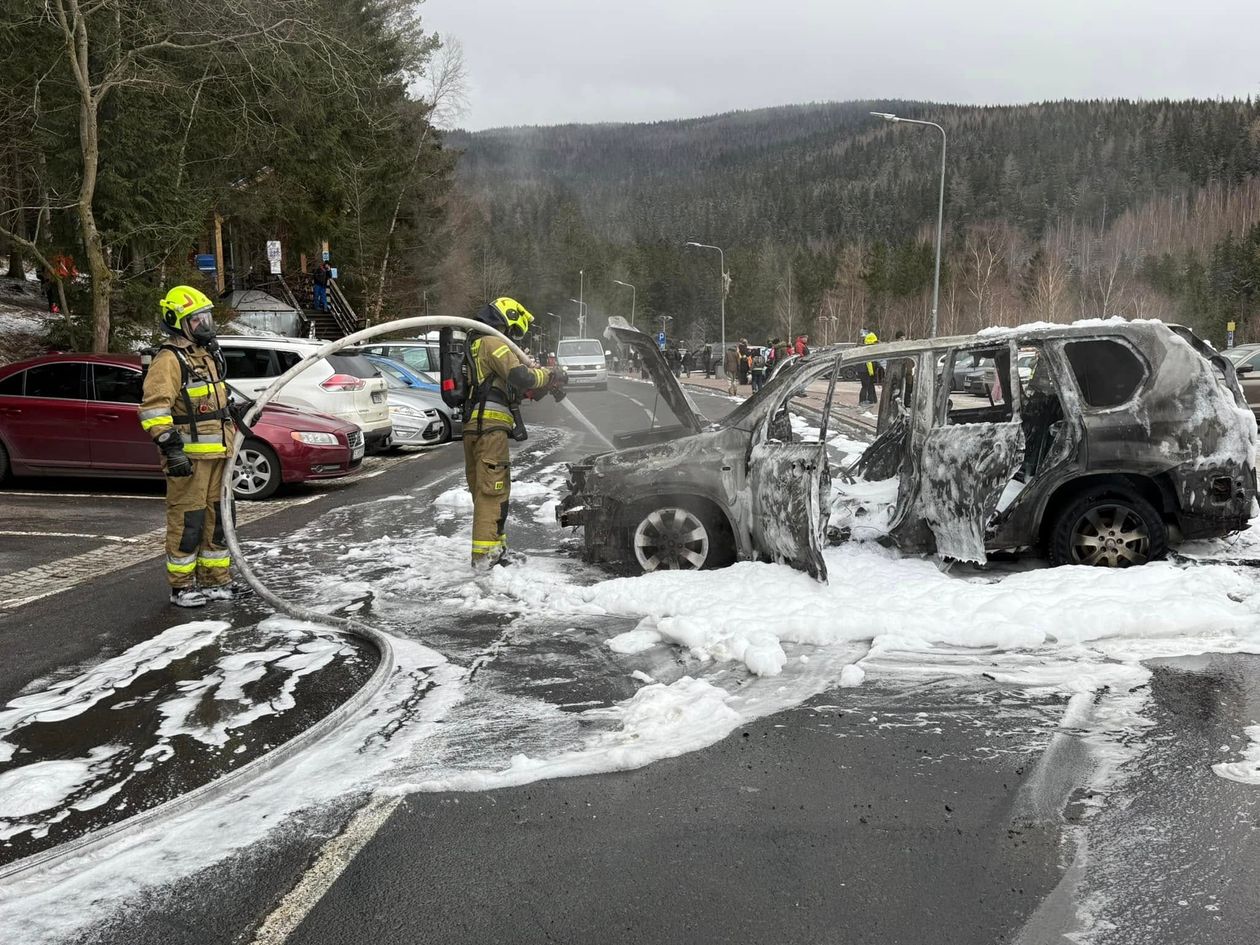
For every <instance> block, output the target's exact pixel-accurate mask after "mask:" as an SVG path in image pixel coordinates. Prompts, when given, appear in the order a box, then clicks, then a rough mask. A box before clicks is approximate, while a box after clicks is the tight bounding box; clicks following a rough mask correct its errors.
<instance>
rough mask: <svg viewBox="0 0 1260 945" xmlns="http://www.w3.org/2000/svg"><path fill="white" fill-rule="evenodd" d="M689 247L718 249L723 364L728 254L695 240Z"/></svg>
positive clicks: (724, 354)
mask: <svg viewBox="0 0 1260 945" xmlns="http://www.w3.org/2000/svg"><path fill="white" fill-rule="evenodd" d="M687 245H688V246H694V247H696V249H716V250H717V251H718V256H719V257H720V258H719V260H718V262H719V265H720V266H721V267H722V294H721V296H720V298H719V300H720V302H721V305H722V354H721V357H722V359H723V362H725V358H726V285H727V283H728V282H729V281H730V275H729V274H728V273H727V271H726V253H724V252H722V248H721V247H720V246H710V245H709V244H708V243H697V242H696V241H695V240H688V241H687ZM662 330H663V329H662Z"/></svg>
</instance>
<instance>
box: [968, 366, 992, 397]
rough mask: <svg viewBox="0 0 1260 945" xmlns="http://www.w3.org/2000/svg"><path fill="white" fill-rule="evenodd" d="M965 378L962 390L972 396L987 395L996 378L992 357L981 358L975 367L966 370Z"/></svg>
mask: <svg viewBox="0 0 1260 945" xmlns="http://www.w3.org/2000/svg"><path fill="white" fill-rule="evenodd" d="M966 377H967V380H966V383H965V384H964V385H963V390H964V391H966V392H967V393H968V394H971V395H972V396H973V397H987V396H988V395H989V391H991V390H992V389H993V384H994V382H995V381H996V380H997V368H995V367H994V366H993V359H992V358H983V359H982V360H981V361H980V362H979V363H978V364H977V365H976V366H975V367H973V368H972V369H971V370H969V371H968V372H967V375H966Z"/></svg>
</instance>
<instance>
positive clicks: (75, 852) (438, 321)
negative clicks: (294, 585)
mask: <svg viewBox="0 0 1260 945" xmlns="http://www.w3.org/2000/svg"><path fill="white" fill-rule="evenodd" d="M445 327H450V328H460V329H463V330H464V331H476V332H479V333H481V334H485V335H493V336H494V337H496V338H499V339H501V340H502V341H503V342H505V343H506V344H507V345H508V347H510V348H511V349H512V351H514V352H515V353H516V355H517V357H519V358H520V359H521V360H522V361H525V362H527V363H530V357H529V355H527V354H526V353H525V352H524V351H522V350H521V348H520V347H519V346H518V345H517V344H516V342H514V341H513V340H512V339H511V338H509V337H507V336H506V335H504V334H503V333H502V332H498V331H495V330H494V329H492V328H490V327H489V326H487V325H486V324H484V323H483V322H477V321H473V320H472V319H469V318H446V317H441V316H420V317H417V318H402V319H398V320H397V321H392V322H385V323H383V324H380V325H374V326H373V327H371V328H366V329H364V330H363V331H359V332H355V333H354V334H352V335H347V336H346V337H345V338H342V339H341V340H339V341H332V342H329V343H328V344H326V345H324V346H323V347H321V348H320V349H319V350H318V351H314V352H312V353H311V354H310V355H309V356H307V357H306V358H303V359H302V360H301V361H300V362H298V363H297V364H295V365H294V366H293V367H291V368H289V370H287V371H285V372H284V373H283V374H282V375H280V377H278V378H276V380H275V382H274V383H273V384H272V385H271V386H270V387H268V388H267V390H265V391H264V392H263V393H262V395H261V396H260V397H259V398H258V399H257V400H256V401H255V402H254V405H253V407H251V408H250V410H249V412H248V413H247V414H246V417H245V421H246V424H247V425H248V424H249V423H252V422H253V421H254V420H255V419H257V417H258V415H259V414H260V413H261V412H262V409H263V408H264V407H266V406H267V404H269V403H271V401H272V400H274V399H275V397H276V395H277V394H279V393H280V391H282V390H283V389H284V388H285V386H286V385H287V384H288V383H289V382H290V381H292V380H293V379H294V378H295V377H297V376H298V375H299V374H301V373H302V372H303V371H305V370H306V369H307V368H309V367H310V366H311V365H312V364H314V363H315V362H316V361H318V360H319V359H321V358H324V357H327V356H328V355H330V354H336V353H337V352H338V351H340V350H342V349H343V348H347V347H350V346H351V345H355V344H358V343H359V342H361V341H366V340H368V339H369V338H374V337H376V336H377V335H383V334H385V333H387V332H391V331H401V330H405V329H426V330H428V329H433V328H445ZM244 441H245V434H244V431H241V430H238V431H237V435H236V440H235V441H234V442H233V444H232V449H231V451H230V453H229V454H228V468H227V474H226V475H225V476H224V477H223V492H222V493H221V496H220V504H221V508H222V509H223V518H222V521H223V534H224V538H225V539H226V542H227V546H228V549H229V550H230V551H231V553H232V558H233V561H234V563H235V564H236V567H237V570H238V571H239V572H240V574H241V576H242V577H243V578H244V579H245V581H246V583H248V584H249V586H250V587H251V588H253V590H254V592H255V593H256V594H257V595H258V596H259V597H260V598H261V599H262V600H263V601H265V602H266V603H268V604H270V605H271V606H272V607H274V608H275V609H276V610H277V611H278V612H280V613H282V614H285V615H286V616H289V617H293V618H294V619H297V620H305V621H307V622H309V623H317V624H322V625H325V626H329V627H332V628H333V629H335V630H339V631H341V632H344V633H346V634H349V635H350V636H352V637H355V638H356V639H359V640H363V641H365V642H367V643H368V644H370V645H371V646H372V647H373V648H374V649H375V650H376V651H377V652H378V653H379V654H380V661H379V662H378V663H377V666H376V669H375V670H374V671H373V673H372V675H371V677H370V678H369V679H368V681H367V682H366V683H364V684H363V685H362V686H361V687H360V688H359V689H358V690H357V691H356V692H355V693H354V694H353V695H352V696H351V697H350V698H349V699H347V700H346V701H345V702H343V703H342V704H341V705H339V706H338V707H337V708H336V709H334V710H333V711H332V712H330V713H329V714H328V715H326V716H324V717H323V718H322V719H320V720H319V721H318V722H316V723H315V724H314V725H312V726H311V727H310V728H308V729H305V730H304V731H302V732H300V733H299V734H297V735H295V736H293V738H291V739H289V740H288V741H287V742H285V743H284V744H283V745H280V746H278V747H277V748H275V749H273V750H272V751H270V752H268V753H267V754H265V755H262V756H260V757H258V758H255V759H254V760H253V761H251V762H249V763H248V764H246V765H243V766H241V767H240V768H237V769H236V770H235V771H231V772H228V773H227V774H225V775H223V776H222V777H221V778H218V779H216V780H214V781H211V782H209V783H207V784H203V785H202V786H201V787H199V788H195V789H194V790H192V791H189V792H188V793H187V794H182V795H180V796H179V797H176V798H173V799H171V800H169V801H166V802H165V803H162V804H159V805H157V806H156V807H151V808H149V809H148V810H145V811H141V812H140V813H138V814H136V815H134V816H132V817H128V818H127V819H126V820H121V821H119V822H118V823H115V824H111V825H110V826H108V827H103V828H101V829H100V830H97V831H94V832H92V833H90V834H86V835H85V836H82V837H79V838H77V839H75V840H71V841H69V842H67V843H63V844H61V845H60V846H56V847H53V848H51V849H49V850H45V851H43V852H42V853H36V854H33V855H31V856H28V857H24V858H23V859H21V860H16V861H14V862H13V863H9V864H8V865H6V866H3V867H0V880H4V879H10V878H12V877H14V876H17V875H19V874H21V873H26V872H28V871H30V870H33V869H36V868H39V867H52V866H55V865H57V864H59V863H62V862H65V861H66V860H69V859H72V858H74V857H79V856H83V855H84V854H86V853H87V852H89V851H91V850H93V849H95V848H97V847H100V846H103V845H105V844H107V843H108V842H110V841H111V840H115V839H118V838H119V837H120V836H121V835H122V834H124V833H127V832H130V831H133V830H137V829H143V828H145V827H151V826H153V825H154V824H156V823H158V822H159V821H161V820H164V819H165V818H167V817H171V816H173V815H175V814H179V813H181V812H183V811H186V810H188V809H190V808H192V807H195V806H196V805H198V804H201V803H204V802H206V801H209V800H211V799H213V798H215V797H218V796H220V795H222V794H226V793H228V792H229V791H231V790H233V789H235V788H237V787H238V786H240V785H241V784H243V783H244V782H246V781H248V780H250V779H251V778H254V777H257V776H258V775H260V774H263V773H265V772H266V771H269V770H271V769H272V768H274V767H276V766H277V765H279V764H280V763H281V762H283V761H285V760H287V759H288V758H290V757H292V756H293V755H295V754H297V753H298V752H299V751H302V750H303V749H305V748H307V747H309V746H310V745H312V744H314V743H315V742H317V741H319V740H320V739H321V738H323V737H324V736H325V735H328V734H329V733H330V732H332V731H333V730H334V729H336V728H338V727H339V726H340V725H341V724H342V723H343V722H345V721H346V720H347V719H349V718H351V717H352V716H353V715H354V714H355V713H356V712H358V711H359V709H361V708H362V707H363V706H364V705H365V704H366V703H367V702H368V701H369V700H370V699H372V697H373V696H375V695H376V694H377V693H378V692H379V691H380V690H381V688H382V687H383V686H384V685H385V682H386V680H387V679H388V678H389V676H390V675H391V673H392V672H393V670H394V655H393V648H392V647H391V646H390V644H389V638H388V637H387V636H385V634H383V633H381V632H380V631H379V630H377V629H376V628H375V627H372V626H370V625H369V624H366V623H364V622H363V621H361V620H355V619H353V618H350V617H338V616H335V615H333V614H326V613H321V612H320V611H318V610H314V609H312V608H310V607H303V606H301V605H300V604H295V603H292V602H290V601H287V600H285V599H284V598H282V597H280V596H279V595H278V594H276V593H274V592H273V591H272V590H271V589H270V588H268V587H267V585H265V584H264V583H263V582H262V580H261V579H260V578H259V577H258V575H256V574H255V573H254V570H253V568H251V567H250V566H249V562H248V561H247V560H246V558H245V555H244V554H243V553H242V551H241V546H240V542H239V541H238V540H237V537H236V525H235V522H234V516H233V505H232V502H233V498H234V496H233V493H232V464H233V463H234V461H235V459H236V454H237V452H238V451H239V450H240V448H241V444H242V443H243V442H244Z"/></svg>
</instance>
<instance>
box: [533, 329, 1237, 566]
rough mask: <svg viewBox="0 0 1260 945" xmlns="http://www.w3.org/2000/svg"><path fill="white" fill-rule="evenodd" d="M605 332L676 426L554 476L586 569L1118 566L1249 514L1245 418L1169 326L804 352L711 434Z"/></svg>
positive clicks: (650, 355) (1187, 340) (1225, 377)
mask: <svg viewBox="0 0 1260 945" xmlns="http://www.w3.org/2000/svg"><path fill="white" fill-rule="evenodd" d="M608 335H609V337H610V338H611V339H612V340H614V341H615V342H616V343H617V344H619V345H621V346H623V347H624V348H627V349H630V350H632V351H634V352H635V353H637V355H638V356H639V357H640V358H641V359H642V362H643V363H644V364H645V365H646V366H647V367H648V369H649V370H650V371H651V373H652V375H653V379H654V380H655V381H656V384H657V386H658V388H659V389H660V392H661V396H662V398H663V399H664V400H665V401H666V402H667V403H668V404H669V406H670V408H671V410H672V411H673V413H674V415H675V416H676V418H677V422H676V423H675V424H673V425H670V426H668V427H664V428H658V429H654V430H650V431H647V432H644V433H641V434H629V435H624V436H620V437H618V438H616V440H615V445H616V446H617V447H618V448H617V449H616V450H614V451H610V452H606V453H601V454H598V455H596V456H592V457H590V458H588V459H586V460H584V461H582V462H580V463H576V464H573V465H571V466H570V479H569V494H568V495H567V496H566V497H565V498H564V500H563V501H562V503H561V505H560V506H559V508H558V509H557V519H558V520H559V522H560V523H561V524H562V525H566V526H569V525H573V526H583V527H584V529H585V546H586V554H587V557H588V558H589V559H590V560H594V561H603V562H610V563H611V562H622V563H624V564H626V565H628V566H629V567H630V568H632V569H634V570H640V571H652V570H656V569H657V568H707V567H720V566H722V565H725V564H729V563H731V562H732V561H734V560H736V559H746V560H750V559H762V560H774V561H781V562H786V563H788V564H791V565H792V566H794V567H797V568H800V569H802V570H805V571H808V572H809V573H810V574H812V575H814V576H816V577H818V578H820V579H825V578H826V565H825V563H824V561H823V557H822V553H821V549H822V547H823V545H824V544H825V543H827V542H832V543H835V542H840V541H845V540H850V539H862V538H865V539H876V540H879V541H881V542H884V543H886V544H891V545H894V546H896V547H898V548H900V549H901V550H903V551H905V552H908V553H925V554H926V553H936V554H939V555H941V556H942V557H946V558H950V559H954V560H959V561H972V562H977V563H980V564H983V563H985V562H986V560H987V556H988V555H989V554H992V553H994V552H1021V551H1026V550H1042V551H1044V553H1045V554H1046V555H1047V556H1048V557H1049V559H1050V561H1051V563H1052V564H1056V565H1058V564H1087V565H1103V566H1111V567H1128V566H1131V565H1138V564H1144V563H1145V562H1147V561H1150V560H1154V559H1157V558H1160V557H1163V556H1164V555H1165V553H1166V552H1167V550H1168V547H1169V544H1170V543H1175V542H1177V541H1179V540H1182V539H1192V538H1209V537H1218V536H1223V535H1226V534H1228V533H1230V532H1235V531H1239V530H1241V529H1243V528H1245V527H1246V526H1247V522H1248V520H1249V519H1250V517H1251V511H1252V505H1253V501H1254V499H1255V495H1256V478H1255V469H1254V455H1255V445H1256V422H1255V419H1254V417H1253V416H1252V413H1251V411H1250V410H1248V409H1247V406H1246V401H1245V400H1244V399H1243V396H1242V392H1241V390H1240V388H1239V384H1238V380H1237V377H1236V376H1235V374H1234V370H1233V367H1232V365H1230V363H1229V362H1228V361H1227V360H1226V359H1224V358H1222V357H1221V356H1220V355H1218V354H1217V353H1216V352H1215V351H1213V350H1212V349H1211V348H1210V346H1207V345H1205V344H1204V343H1203V342H1201V341H1199V340H1198V339H1197V338H1195V337H1194V336H1193V335H1191V334H1190V333H1189V332H1187V331H1186V330H1185V329H1174V328H1172V327H1169V326H1167V325H1164V324H1162V323H1159V322H1125V321H1123V320H1120V319H1111V320H1107V321H1095V322H1091V323H1080V324H1077V325H1070V326H1053V327H1045V326H1041V327H1026V328H1014V329H1001V330H990V331H986V332H984V333H981V334H979V335H971V336H963V337H953V338H936V339H930V340H926V341H906V342H897V343H892V344H880V345H874V346H870V347H866V348H862V349H858V350H849V351H838V350H834V349H832V350H829V349H820V350H818V351H816V352H814V353H812V354H811V355H810V356H808V357H807V358H804V359H800V360H798V361H795V362H794V363H792V364H790V365H787V366H785V368H784V369H783V370H782V371H780V372H779V373H778V374H776V375H775V377H774V379H773V380H772V381H770V382H768V383H767V384H766V386H765V387H764V388H763V389H762V390H761V391H759V392H758V393H757V394H756V395H755V396H754V397H752V398H750V399H749V400H747V401H745V402H744V403H743V404H741V405H740V406H739V407H737V408H736V409H735V410H734V411H733V412H732V413H731V414H730V415H728V416H727V417H726V418H725V419H723V420H722V421H721V422H720V423H709V422H708V421H706V420H705V419H704V418H703V417H702V416H700V414H699V413H698V412H697V411H696V409H695V407H694V406H693V405H692V404H691V402H690V400H689V399H688V398H687V396H686V394H685V393H684V392H683V390H682V388H681V387H679V385H678V383H677V381H676V380H675V379H674V378H673V377H672V376H671V374H670V372H669V370H668V368H667V367H666V365H665V363H664V360H663V359H662V358H661V357H660V354H659V352H658V351H657V349H656V346H655V345H654V344H653V343H652V339H651V338H649V337H648V336H646V335H644V334H643V333H642V332H638V331H635V330H634V329H631V328H629V327H628V326H625V324H624V322H622V321H621V320H620V319H614V323H613V325H611V326H610V327H609V330H608ZM986 359H991V361H992V365H993V367H992V383H991V384H989V385H986V390H985V393H984V394H983V396H972V395H969V394H959V393H953V392H951V390H950V388H951V387H952V386H953V385H952V383H951V381H952V379H953V377H954V366H955V365H956V364H959V363H967V364H973V363H980V362H981V361H984V360H986ZM868 360H869V361H879V362H881V363H882V364H883V365H884V384H883V388H882V390H881V396H880V401H879V404H878V409H877V415H874V414H872V413H871V412H870V411H866V413H865V415H864V414H863V413H862V412H860V411H863V409H864V408H859V407H856V406H855V405H856V399H857V397H856V394H857V390H856V389H857V385H856V384H855V383H852V382H849V381H846V380H845V379H844V378H846V377H847V376H848V375H849V374H851V372H852V367H853V365H854V364H855V363H858V362H865V361H868ZM1013 365H1014V366H1016V369H1013V368H1012V366H1013ZM863 432H864V433H865V436H864V438H863V439H864V442H857V441H856V436H855V434H858V435H861V434H862V433H863Z"/></svg>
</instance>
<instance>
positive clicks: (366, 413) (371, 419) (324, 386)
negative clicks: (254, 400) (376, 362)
mask: <svg viewBox="0 0 1260 945" xmlns="http://www.w3.org/2000/svg"><path fill="white" fill-rule="evenodd" d="M219 346H220V347H221V348H222V349H223V356H224V358H225V359H226V361H227V379H228V381H229V382H230V383H231V384H232V385H233V386H234V387H236V388H237V389H238V390H240V391H241V392H242V393H244V394H245V395H246V396H249V397H256V396H258V395H259V394H261V393H262V392H263V391H265V390H266V389H267V388H268V387H270V386H271V384H272V383H273V382H274V381H275V379H276V378H277V377H279V376H280V375H281V374H283V373H284V372H285V371H287V370H288V369H289V368H291V367H293V365H295V364H297V363H298V362H299V361H301V360H302V359H303V358H305V357H307V356H308V355H310V354H313V353H314V352H316V351H318V350H319V349H320V348H321V347H323V344H322V342H319V341H310V340H307V339H303V338H272V337H259V338H255V337H234V336H227V337H221V338H220V339H219ZM386 389H387V387H386V384H385V379H384V378H383V377H381V375H380V372H378V371H377V370H376V368H375V367H373V365H372V364H371V363H370V362H369V361H367V359H365V358H363V357H362V356H360V355H357V354H346V353H345V352H343V353H341V354H334V355H329V356H328V357H326V358H321V359H320V360H319V361H318V362H317V363H315V364H312V365H311V366H310V367H309V368H307V369H306V370H305V371H304V372H303V373H301V374H299V375H298V376H297V378H295V379H294V380H293V381H292V382H290V383H289V384H288V385H287V386H286V387H285V388H284V390H282V391H281V392H280V395H279V396H278V397H277V398H276V403H280V404H284V405H286V406H289V407H296V408H297V409H299V410H306V411H311V412H315V413H323V414H329V415H331V416H334V417H339V418H340V419H342V420H348V421H349V422H351V423H353V424H355V425H356V426H358V427H359V429H360V430H362V431H363V441H364V445H365V446H366V448H367V451H368V452H369V453H371V452H376V451H378V450H381V449H384V448H386V447H387V446H389V442H390V436H391V433H392V426H391V423H390V414H389V403H388V397H387V395H386Z"/></svg>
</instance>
